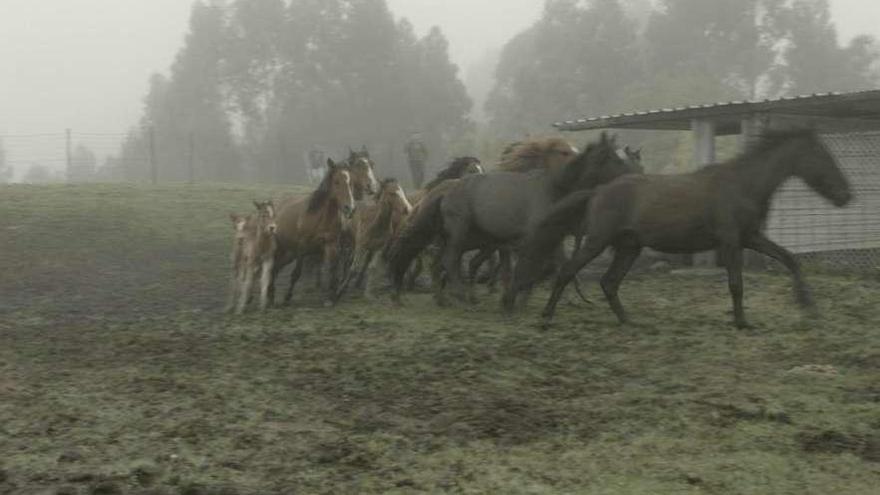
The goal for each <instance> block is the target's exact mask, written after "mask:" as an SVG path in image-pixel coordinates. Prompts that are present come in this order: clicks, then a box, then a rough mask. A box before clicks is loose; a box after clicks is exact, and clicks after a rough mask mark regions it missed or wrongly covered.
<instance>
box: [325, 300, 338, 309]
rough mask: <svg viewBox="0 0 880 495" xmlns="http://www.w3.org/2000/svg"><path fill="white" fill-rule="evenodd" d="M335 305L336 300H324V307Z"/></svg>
mask: <svg viewBox="0 0 880 495" xmlns="http://www.w3.org/2000/svg"><path fill="white" fill-rule="evenodd" d="M333 306H336V303H335V302H333V301H330V300H327V301H324V307H325V308H332V307H333Z"/></svg>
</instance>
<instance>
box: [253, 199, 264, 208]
mask: <svg viewBox="0 0 880 495" xmlns="http://www.w3.org/2000/svg"><path fill="white" fill-rule="evenodd" d="M263 204H264V203H262V202H260V201H254V206H255V207H256V208H257V209H258V210H260V209H262V208H263Z"/></svg>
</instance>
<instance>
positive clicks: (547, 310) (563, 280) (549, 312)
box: [541, 240, 606, 320]
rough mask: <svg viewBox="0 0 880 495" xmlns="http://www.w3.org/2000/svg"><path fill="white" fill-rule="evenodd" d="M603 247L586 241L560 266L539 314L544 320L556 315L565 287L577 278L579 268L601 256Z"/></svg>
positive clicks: (594, 242) (600, 244)
mask: <svg viewBox="0 0 880 495" xmlns="http://www.w3.org/2000/svg"><path fill="white" fill-rule="evenodd" d="M605 246H606V244H604V243H599V242H596V241H590V240H588V241H587V244H586V245H585V246H584V247H583V248H581V250H579V251H578V252H576V253H574V256H572V257H571V259H570V260H568V261H567V262H566V263H565V264H564V265H562V268H561V269H560V270H559V274H557V275H556V283H555V284H554V285H553V292H552V293H551V294H550V299H549V300H547V305H546V306H545V307H544V311H543V313H541V315H542V316H543V317H544V318H545V319H547V320H550V319H552V318H553V315H554V313H556V305H557V304H559V298H561V297H562V293H563V291H565V287H566V286H567V285H568V284H569V283H571V281H572V279H574V277H576V276H577V274H578V272H579V271H581V268H583V267H584V266H586V265H587V263H589V262H591V261H593V260H594V259H595V258H596V257H597V256H599V255H600V254H602V251H605Z"/></svg>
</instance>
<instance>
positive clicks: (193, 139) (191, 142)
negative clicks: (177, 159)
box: [186, 131, 196, 184]
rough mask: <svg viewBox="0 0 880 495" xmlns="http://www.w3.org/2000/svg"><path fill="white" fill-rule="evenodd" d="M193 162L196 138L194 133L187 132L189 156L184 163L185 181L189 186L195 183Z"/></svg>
mask: <svg viewBox="0 0 880 495" xmlns="http://www.w3.org/2000/svg"><path fill="white" fill-rule="evenodd" d="M195 160H196V136H195V133H194V132H192V131H190V132H189V154H188V156H187V162H186V171H187V180H188V182H189V183H190V184H195V183H196V169H195Z"/></svg>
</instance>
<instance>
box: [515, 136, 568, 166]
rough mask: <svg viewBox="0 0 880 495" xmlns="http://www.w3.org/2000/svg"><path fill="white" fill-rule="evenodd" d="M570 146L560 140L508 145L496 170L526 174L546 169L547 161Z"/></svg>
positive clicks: (532, 141) (529, 141)
mask: <svg viewBox="0 0 880 495" xmlns="http://www.w3.org/2000/svg"><path fill="white" fill-rule="evenodd" d="M571 148H572V146H571V144H570V143H568V142H567V141H566V140H564V139H560V138H542V139H530V140H528V141H520V142H516V143H513V144H510V145H509V146H508V147H507V148H505V150H504V152H503V153H502V154H501V161H500V162H499V163H498V168H499V169H501V170H505V171H508V172H528V171H531V170H538V169H542V168H547V167H548V163H547V159H548V158H549V157H550V156H552V154H553V153H556V152H558V151H561V150H566V149H568V150H570V149H571Z"/></svg>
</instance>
